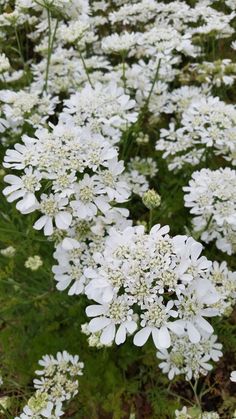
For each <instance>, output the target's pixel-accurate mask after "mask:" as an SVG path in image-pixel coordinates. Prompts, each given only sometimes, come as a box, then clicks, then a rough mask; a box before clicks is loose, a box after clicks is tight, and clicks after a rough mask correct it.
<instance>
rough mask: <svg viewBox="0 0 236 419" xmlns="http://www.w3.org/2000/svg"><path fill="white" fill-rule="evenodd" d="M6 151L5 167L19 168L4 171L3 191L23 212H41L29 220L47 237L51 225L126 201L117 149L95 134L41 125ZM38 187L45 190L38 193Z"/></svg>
mask: <svg viewBox="0 0 236 419" xmlns="http://www.w3.org/2000/svg"><path fill="white" fill-rule="evenodd" d="M22 141H23V144H19V143H17V144H16V145H15V148H14V150H7V153H6V157H5V164H4V165H5V167H8V168H13V169H15V170H20V171H22V169H23V170H24V171H23V175H21V174H20V176H16V175H6V176H5V181H6V182H7V183H9V184H10V186H8V187H6V188H5V189H4V191H3V193H4V194H5V195H7V197H8V198H7V199H8V201H9V202H12V201H15V200H17V199H20V200H19V201H18V203H17V205H16V207H17V209H18V210H19V211H21V213H23V214H28V213H30V212H33V211H35V210H38V211H39V212H40V213H41V216H40V218H39V220H38V221H37V222H36V223H35V224H34V228H36V229H37V230H40V229H42V228H43V229H44V234H45V235H47V236H49V235H51V234H52V233H53V230H54V228H55V226H56V227H57V228H58V229H61V230H67V229H68V227H69V226H70V224H71V222H72V219H73V218H74V219H79V220H81V219H83V220H90V219H92V218H93V217H94V216H96V214H97V213H98V211H101V212H102V213H103V214H104V213H105V212H106V211H108V210H109V209H110V208H111V206H110V203H111V202H118V203H121V202H124V201H126V200H127V199H128V197H129V194H130V191H129V187H128V185H127V184H126V182H124V181H123V180H121V181H119V175H120V174H121V173H122V172H123V170H124V167H123V163H122V162H121V161H118V157H117V150H116V149H115V148H114V147H113V146H112V145H110V143H109V142H108V141H107V140H106V139H105V138H104V137H103V136H102V135H101V134H99V133H97V134H95V133H92V132H91V131H90V130H88V129H87V128H79V127H76V126H73V125H72V126H71V125H70V124H68V125H67V124H65V125H62V124H59V125H56V126H51V130H48V129H45V128H41V129H39V130H37V131H36V133H35V137H34V138H32V137H29V136H27V135H24V136H23V137H22ZM42 190H44V191H45V192H46V191H47V193H42Z"/></svg>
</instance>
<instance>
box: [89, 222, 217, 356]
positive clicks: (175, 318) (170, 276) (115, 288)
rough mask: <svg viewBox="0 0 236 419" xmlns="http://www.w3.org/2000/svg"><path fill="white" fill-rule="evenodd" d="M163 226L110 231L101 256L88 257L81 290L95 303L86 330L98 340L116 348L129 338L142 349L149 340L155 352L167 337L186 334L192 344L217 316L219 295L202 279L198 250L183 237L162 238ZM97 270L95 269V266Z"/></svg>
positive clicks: (203, 264)
mask: <svg viewBox="0 0 236 419" xmlns="http://www.w3.org/2000/svg"><path fill="white" fill-rule="evenodd" d="M168 231H169V228H168V227H167V226H165V227H162V228H160V225H156V226H154V227H153V228H152V229H151V231H150V234H145V231H144V227H143V226H138V227H128V228H126V229H125V230H124V231H123V232H119V231H117V230H115V229H113V228H111V229H110V233H109V236H108V238H107V239H106V242H105V248H104V251H103V252H97V253H95V254H94V258H95V260H96V262H97V264H98V267H97V268H96V269H88V270H87V275H88V276H90V277H91V281H90V282H89V284H88V285H87V286H86V288H85V291H86V294H87V296H88V297H89V298H90V299H93V300H95V301H96V302H97V303H98V304H94V305H90V306H88V307H87V309H86V313H87V315H88V316H89V317H93V319H92V320H91V321H90V322H89V325H88V330H89V331H90V332H92V333H94V332H98V331H101V330H102V333H101V336H100V341H101V343H102V344H110V343H111V342H113V341H114V340H115V342H116V344H121V343H123V342H124V341H125V340H126V336H127V335H130V334H133V333H134V332H135V331H136V330H137V329H139V330H138V332H137V333H136V334H135V336H134V344H135V345H137V346H143V345H144V344H145V342H146V341H147V340H148V338H149V336H150V335H151V336H152V339H153V341H154V344H155V346H156V347H157V348H158V349H163V348H169V347H170V346H171V332H173V333H174V334H176V335H177V336H184V334H185V333H187V336H188V338H189V340H190V341H191V342H193V343H197V342H199V341H200V340H201V336H202V335H203V334H204V333H209V334H211V333H212V332H213V328H212V326H211V325H210V323H209V322H208V321H207V320H206V319H205V316H206V317H209V316H215V315H217V314H218V310H217V309H216V308H213V304H214V303H216V302H217V301H218V300H219V296H218V294H217V292H216V290H215V288H214V286H213V285H212V283H211V282H210V280H209V279H208V275H209V270H210V267H211V262H210V261H208V260H207V259H206V258H205V257H204V256H200V254H201V251H202V246H201V244H200V243H197V242H196V241H195V240H193V239H192V238H188V237H187V236H176V237H174V238H171V237H170V236H169V235H168ZM99 266H100V267H99Z"/></svg>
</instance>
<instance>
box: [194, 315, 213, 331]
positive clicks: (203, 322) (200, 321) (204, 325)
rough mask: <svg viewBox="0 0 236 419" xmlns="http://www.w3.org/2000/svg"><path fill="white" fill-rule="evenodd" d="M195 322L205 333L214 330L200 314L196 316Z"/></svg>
mask: <svg viewBox="0 0 236 419" xmlns="http://www.w3.org/2000/svg"><path fill="white" fill-rule="evenodd" d="M196 322H197V324H198V325H199V326H200V327H201V328H202V329H203V330H205V331H206V332H207V333H213V332H214V329H213V327H212V326H211V324H210V323H209V322H208V321H207V320H205V319H204V318H203V317H201V316H199V317H197V319H196Z"/></svg>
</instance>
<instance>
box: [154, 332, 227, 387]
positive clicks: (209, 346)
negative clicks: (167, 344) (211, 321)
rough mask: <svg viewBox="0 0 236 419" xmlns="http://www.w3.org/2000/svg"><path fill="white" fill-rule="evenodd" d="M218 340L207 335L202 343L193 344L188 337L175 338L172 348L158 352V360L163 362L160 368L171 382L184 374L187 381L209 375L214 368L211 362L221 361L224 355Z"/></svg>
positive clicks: (173, 338)
mask: <svg viewBox="0 0 236 419" xmlns="http://www.w3.org/2000/svg"><path fill="white" fill-rule="evenodd" d="M216 339H217V337H216V336H215V335H211V336H210V337H209V335H206V336H205V337H202V338H201V340H200V342H198V343H192V342H190V341H189V339H188V336H181V337H177V336H173V337H172V339H171V340H172V346H171V348H170V349H169V350H167V349H162V350H161V351H159V352H157V358H159V359H161V360H162V362H161V363H160V364H159V367H160V368H161V369H162V372H164V373H165V374H168V378H169V379H170V380H172V379H173V378H174V377H175V376H176V375H179V374H184V375H185V377H186V380H191V379H192V378H194V379H197V378H199V376H200V375H201V374H202V375H207V374H208V372H209V371H211V370H212V368H213V366H212V365H211V364H210V363H209V361H211V360H213V361H219V358H220V357H221V356H222V355H223V353H222V352H221V349H222V345H221V344H220V343H217V342H216Z"/></svg>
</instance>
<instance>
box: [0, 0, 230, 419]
mask: <svg viewBox="0 0 236 419" xmlns="http://www.w3.org/2000/svg"><path fill="white" fill-rule="evenodd" d="M0 3H1V6H0V8H1V11H3V13H2V14H1V16H0V25H1V34H0V37H1V40H2V42H3V43H5V44H6V45H9V50H10V51H11V49H12V50H14V46H16V44H17V48H15V50H16V49H17V51H15V53H16V57H15V56H14V59H13V60H10V59H9V58H8V57H7V51H8V50H7V49H6V52H3V53H1V54H0V81H1V83H2V86H4V88H3V89H2V90H0V112H1V114H0V132H1V133H3V135H4V137H3V138H2V141H3V143H4V146H5V147H9V148H8V149H7V151H6V153H5V158H4V167H5V168H6V169H7V170H8V171H9V172H8V173H7V175H6V176H5V178H4V179H5V182H6V183H7V184H8V185H7V186H6V187H5V189H4V190H3V194H4V195H5V196H6V197H7V200H8V202H14V201H17V203H16V208H17V209H18V210H19V211H20V212H21V213H22V214H29V213H34V212H35V213H36V214H35V218H34V221H35V222H34V225H33V227H34V228H35V229H36V230H43V232H44V234H45V235H46V236H47V237H49V239H50V240H53V241H55V252H54V258H55V259H56V261H57V264H55V265H54V266H53V273H54V276H55V280H56V287H57V289H58V290H61V291H62V290H65V289H67V291H68V294H69V295H80V294H86V295H87V297H88V298H89V299H90V300H94V302H95V304H92V305H89V306H88V307H87V309H86V312H87V315H88V317H91V318H92V319H91V320H90V321H89V323H88V324H86V325H84V326H83V332H84V333H85V334H87V335H88V341H89V344H90V346H95V347H101V346H104V345H105V346H109V345H112V343H113V342H114V341H115V343H116V344H121V343H123V342H124V341H125V340H126V337H127V336H129V335H134V340H133V341H134V344H135V345H137V346H142V345H144V344H145V343H146V341H147V340H148V339H149V337H150V336H151V337H152V339H153V341H154V344H155V347H156V348H157V349H158V350H159V352H158V356H159V357H162V359H163V362H162V364H161V368H162V369H163V371H164V372H165V373H168V375H169V378H170V379H172V378H173V377H174V376H175V375H178V374H184V375H185V376H186V377H187V379H188V380H190V379H191V378H192V377H197V376H198V375H199V374H201V373H203V374H205V373H206V371H208V370H209V369H210V368H211V366H210V364H209V361H211V360H213V361H216V360H218V358H219V357H220V356H221V346H220V344H218V343H216V340H215V339H216V338H215V335H212V333H213V328H212V326H211V324H210V323H209V322H208V321H207V320H206V319H205V317H211V316H217V315H226V314H227V313H229V311H230V310H231V308H232V306H233V304H234V301H235V273H234V272H231V271H230V270H229V269H228V267H227V265H226V263H225V262H223V263H222V264H221V265H219V264H218V263H217V262H214V263H213V265H212V264H211V262H210V261H208V260H207V259H206V258H205V257H204V256H201V251H202V246H201V244H199V243H198V242H196V241H195V240H194V239H193V238H191V237H187V236H175V237H170V236H169V235H168V232H169V228H168V227H167V226H166V227H162V228H161V227H160V226H159V225H155V226H154V227H153V228H152V229H151V231H150V233H149V234H148V233H145V230H144V227H143V226H137V227H134V226H133V221H132V220H131V219H128V217H129V211H128V209H127V208H126V207H125V208H123V206H125V203H126V202H127V201H128V200H129V198H130V197H131V196H132V193H133V194H136V195H138V196H139V197H141V198H142V202H141V199H140V198H139V197H138V198H137V197H135V199H136V198H137V199H139V201H140V205H143V203H144V204H145V205H146V207H147V208H148V209H152V208H157V207H158V206H159V205H160V202H161V197H160V196H159V195H158V194H157V193H156V192H155V191H156V190H158V185H157V187H156V185H154V182H155V179H156V175H157V173H158V174H160V181H162V177H161V174H162V173H161V169H160V168H159V167H158V166H157V163H156V159H155V155H154V150H153V142H154V141H156V140H157V138H158V137H160V138H159V139H158V140H157V142H156V151H157V152H160V151H161V153H157V154H158V155H159V154H161V155H162V157H163V158H164V159H166V160H167V164H168V168H169V169H170V170H176V171H177V170H178V169H181V168H183V167H184V166H185V165H190V166H195V165H198V164H200V165H201V166H200V167H202V165H204V164H205V165H208V163H209V162H211V161H212V157H213V158H215V156H217V158H216V160H217V162H218V159H219V161H220V162H221V161H222V159H221V157H223V158H224V164H226V165H230V164H232V165H235V164H236V130H235V126H236V107H235V106H234V105H232V104H229V103H226V102H224V101H223V100H222V98H221V97H217V96H215V91H217V89H218V87H219V86H222V85H223V86H225V85H226V86H227V88H228V87H230V86H231V85H232V84H233V82H234V80H235V63H234V62H233V61H232V60H231V59H228V58H227V59H222V60H220V61H216V59H215V58H214V62H213V63H211V62H208V61H204V59H205V58H204V57H205V45H204V43H205V38H206V37H209V38H211V40H212V41H213V44H214V45H215V43H217V42H218V40H219V39H221V38H230V37H231V36H232V34H233V33H234V25H235V16H236V12H235V6H234V0H233V1H232V0H227V1H226V8H225V9H226V10H225V12H222V11H219V10H218V8H217V7H215V4H214V1H211V0H204V1H196V2H186V1H178V0H177V1H168V2H162V1H157V0H141V1H136V0H132V1H131V2H127V1H125V0H116V1H113V2H108V1H89V0H53V1H51V0H37V1H36V0H15V2H14V1H12V2H11V7H9V8H7V12H6V9H5V3H6V4H7V2H5V1H0ZM188 3H194V5H192V6H191V5H189V4H188ZM26 27H27V34H26V40H27V42H26V46H25V45H21V42H20V41H22V40H21V39H18V42H16V39H15V38H16V37H17V38H19V37H18V33H21V32H22V33H25V31H26V29H25V28H26ZM104 28H105V29H104ZM13 41H15V42H13ZM229 42H231V46H232V48H236V46H235V41H233V43H232V38H230V40H229ZM28 44H29V45H30V48H28ZM18 49H19V51H18ZM29 50H30V51H29ZM207 59H208V58H206V60H207ZM193 61H194V63H193ZM198 61H199V62H200V64H199V62H198ZM17 80H18V81H20V82H19V83H15V82H16V81H17ZM173 86H174V88H173ZM227 102H228V100H227ZM159 131H160V135H159ZM143 150H144V153H143V154H142V151H143ZM144 156H145V157H144ZM160 166H161V165H160ZM210 167H211V166H210ZM158 170H159V172H158ZM186 172H187V171H186ZM186 176H187V174H186ZM189 176H190V175H189ZM170 177H171V176H170ZM149 181H151V183H153V185H152V186H151V188H153V189H151V188H150V185H149ZM165 182H166V180H165V179H163V184H164V183H165ZM164 186H165V185H164ZM235 187H236V177H235V171H234V170H232V169H230V168H225V169H219V170H216V171H211V170H210V169H203V170H201V171H200V172H195V173H194V174H193V178H192V180H191V181H190V184H189V186H187V187H185V188H184V191H185V205H186V207H190V208H191V210H190V212H191V213H192V214H194V215H195V218H194V220H193V225H194V231H195V232H196V233H199V235H200V236H201V239H202V240H203V241H205V242H207V243H208V242H210V241H212V240H216V245H217V247H218V248H219V249H221V250H223V251H225V252H227V253H228V254H231V253H233V252H235V250H236V215H235V214H236V211H235V210H236V208H235V206H236V202H235ZM167 189H168V185H167ZM121 205H122V206H121ZM127 206H128V205H127ZM130 207H131V206H129V208H130ZM167 210H168V209H167ZM167 212H168V211H167ZM131 213H132V211H131ZM141 216H142V214H141ZM33 217H34V216H33V215H32V218H33ZM135 221H136V222H137V224H138V223H143V222H144V223H145V222H146V219H144V218H142V217H140V219H138V220H135ZM150 224H152V223H151V222H150ZM14 252H15V249H14V248H12V247H9V248H7V249H2V250H1V254H2V255H3V256H4V255H5V256H9V257H10V256H13V255H14ZM41 262H42V261H41V260H39V259H38V258H37V256H36V259H35V258H34V259H33V260H32V258H31V259H28V260H27V262H26V267H28V268H30V269H32V270H34V269H36V267H39V266H40V265H41ZM179 353H181V359H180V357H178V355H179ZM40 364H41V365H42V366H43V367H44V370H43V372H41V373H39V375H42V376H43V377H42V378H41V380H36V381H35V386H36V388H37V391H36V395H35V396H34V397H33V398H32V400H31V401H30V402H29V403H28V405H27V406H26V407H25V409H24V413H22V415H21V416H20V418H21V419H27V418H29V417H34V418H41V417H47V418H53V417H54V418H58V417H60V416H61V415H62V414H63V412H62V410H61V408H62V405H61V403H62V402H63V401H64V400H67V399H69V398H70V397H72V396H73V395H74V394H76V392H77V387H78V383H77V380H76V379H74V378H73V377H75V376H76V375H78V374H80V372H81V368H82V365H81V363H79V362H78V357H72V356H71V355H69V354H68V353H67V352H63V353H62V354H61V353H59V354H58V356H57V358H56V359H55V358H53V357H52V356H46V357H44V358H43V360H42V361H41V363H40ZM71 371H76V373H75V372H73V373H72V372H71ZM79 371H80V372H79ZM30 415H31V416H30ZM186 417H187V416H186Z"/></svg>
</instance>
